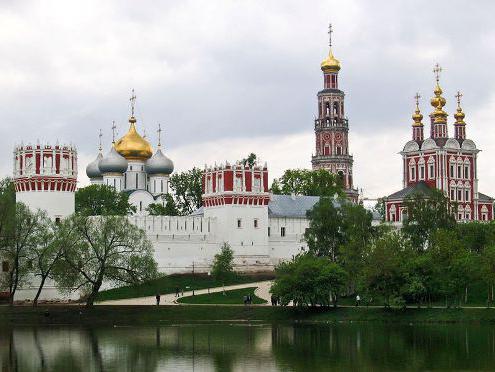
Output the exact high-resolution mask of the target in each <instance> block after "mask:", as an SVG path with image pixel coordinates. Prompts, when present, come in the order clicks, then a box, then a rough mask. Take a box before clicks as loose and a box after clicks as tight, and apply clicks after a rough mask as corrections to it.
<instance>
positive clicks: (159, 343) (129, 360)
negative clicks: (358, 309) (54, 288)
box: [0, 323, 495, 372]
mask: <svg viewBox="0 0 495 372" xmlns="http://www.w3.org/2000/svg"><path fill="white" fill-rule="evenodd" d="M494 365H495V326H493V325H452V324H451V325H443V324H442V325H414V326H407V325H387V324H373V323H346V324H332V325H273V326H272V325H235V324H234V325H219V324H210V325H175V326H162V327H115V328H114V327H98V328H78V327H58V326H57V327H55V326H53V327H14V328H5V329H0V368H1V371H70V372H77V371H169V370H170V371H179V370H195V371H241V370H242V371H248V370H257V371H287V370H288V371H320V370H321V371H323V370H336V371H337V370H339V371H341V370H422V369H430V370H432V369H441V370H453V369H462V370H470V369H471V370H491V369H492V368H493V366H494Z"/></svg>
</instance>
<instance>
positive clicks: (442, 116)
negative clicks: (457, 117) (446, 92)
mask: <svg viewBox="0 0 495 372" xmlns="http://www.w3.org/2000/svg"><path fill="white" fill-rule="evenodd" d="M433 93H435V97H433V98H432V99H431V100H430V103H431V105H432V106H433V107H434V108H435V110H434V111H433V112H432V113H431V116H432V117H433V122H434V123H438V124H444V123H447V115H448V114H447V113H446V112H445V111H444V110H443V106H445V103H446V100H445V98H443V97H442V93H443V91H442V88H440V85H439V84H438V81H437V86H436V87H435V90H434V91H433Z"/></svg>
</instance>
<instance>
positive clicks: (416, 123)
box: [411, 93, 423, 126]
mask: <svg viewBox="0 0 495 372" xmlns="http://www.w3.org/2000/svg"><path fill="white" fill-rule="evenodd" d="M414 98H415V99H416V111H414V114H412V116H411V117H412V119H413V121H414V123H413V126H422V125H423V123H422V122H421V120H423V114H422V113H421V111H420V110H419V99H420V98H421V96H420V95H419V93H416V95H415V96H414Z"/></svg>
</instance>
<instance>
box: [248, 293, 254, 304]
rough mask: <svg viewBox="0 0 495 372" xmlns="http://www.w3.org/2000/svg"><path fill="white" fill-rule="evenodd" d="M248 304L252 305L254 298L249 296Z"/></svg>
mask: <svg viewBox="0 0 495 372" xmlns="http://www.w3.org/2000/svg"><path fill="white" fill-rule="evenodd" d="M248 303H249V304H250V305H251V304H252V303H253V298H252V297H251V295H250V294H248Z"/></svg>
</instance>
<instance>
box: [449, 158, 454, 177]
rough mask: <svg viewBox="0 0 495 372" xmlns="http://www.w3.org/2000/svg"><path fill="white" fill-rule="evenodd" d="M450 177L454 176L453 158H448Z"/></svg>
mask: <svg viewBox="0 0 495 372" xmlns="http://www.w3.org/2000/svg"><path fill="white" fill-rule="evenodd" d="M449 176H450V178H455V159H454V158H453V157H452V158H450V174H449Z"/></svg>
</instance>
